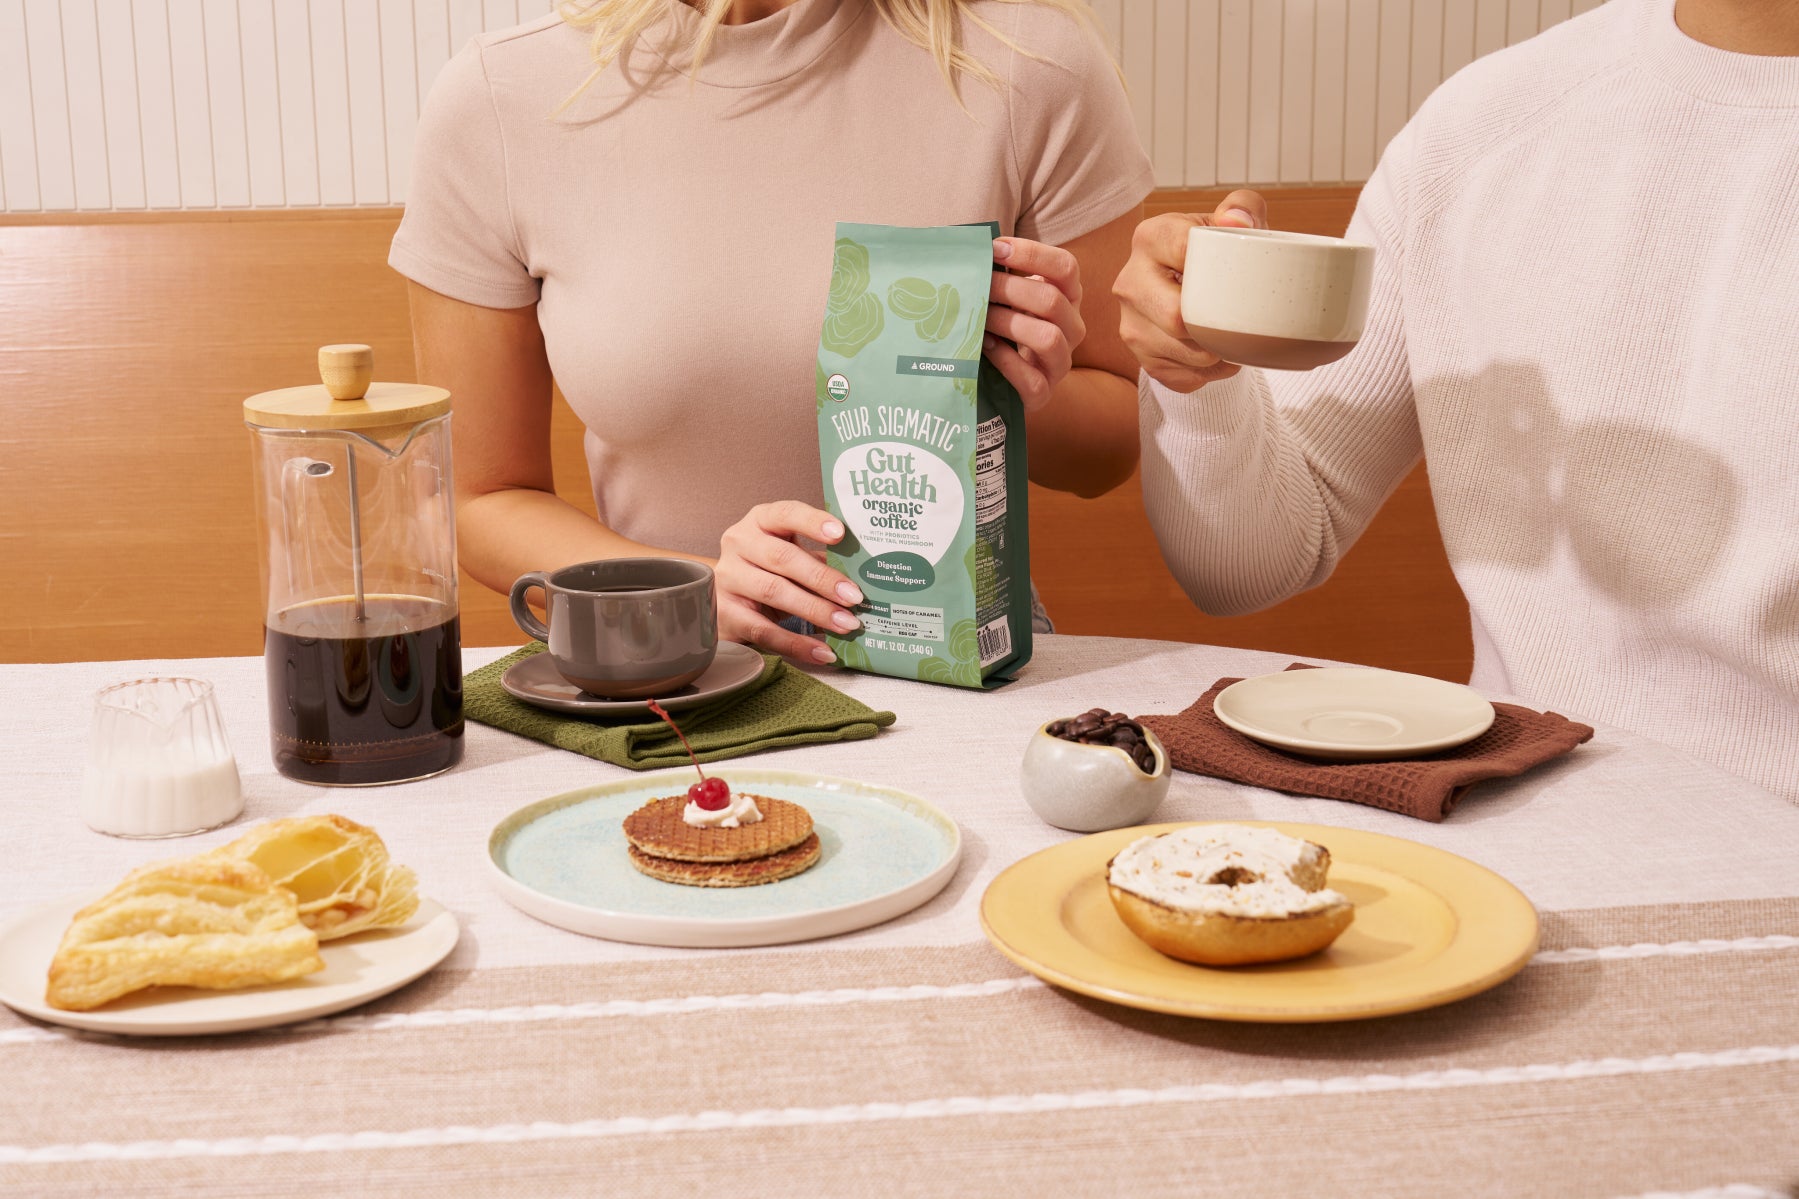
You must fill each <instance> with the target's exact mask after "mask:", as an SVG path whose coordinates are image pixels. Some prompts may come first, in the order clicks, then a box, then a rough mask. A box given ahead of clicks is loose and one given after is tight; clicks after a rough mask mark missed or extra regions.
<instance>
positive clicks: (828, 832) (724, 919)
mask: <svg viewBox="0 0 1799 1199" xmlns="http://www.w3.org/2000/svg"><path fill="white" fill-rule="evenodd" d="M708 773H712V774H716V775H718V776H719V777H720V778H722V779H724V780H725V781H726V782H727V783H729V784H730V785H731V789H732V790H733V791H738V790H741V791H748V792H750V793H751V794H753V795H768V796H772V797H774V798H775V799H785V800H789V801H791V802H793V803H797V804H800V805H801V806H803V807H804V808H806V810H807V811H809V812H811V813H812V825H813V829H814V830H815V831H816V832H817V833H818V839H819V841H820V843H821V845H822V852H821V854H820V856H819V861H818V864H817V865H816V866H813V867H812V868H811V869H809V870H807V871H805V872H804V873H803V874H797V875H795V876H794V877H792V878H788V879H782V880H781V881H780V882H774V883H763V884H761V885H760V886H754V887H686V886H682V885H680V884H679V883H665V882H660V881H658V880H656V879H653V878H650V877H649V876H647V875H644V874H639V873H638V872H637V871H636V870H635V869H633V868H632V866H631V863H630V861H629V859H628V858H627V857H626V854H625V846H626V841H625V834H624V828H623V822H624V819H625V817H626V816H628V815H630V814H631V813H632V812H634V811H636V810H637V809H638V808H640V807H642V806H643V805H644V804H645V803H646V802H648V801H649V800H652V799H655V798H658V797H660V796H665V795H679V794H681V793H682V792H684V791H686V789H687V785H688V784H689V783H691V782H692V781H693V779H694V774H693V771H692V770H691V769H684V770H663V771H657V772H656V773H654V774H646V775H640V776H638V777H636V778H631V779H624V780H621V781H619V782H613V783H602V784H600V785H599V786H596V787H587V788H583V789H582V790H580V791H571V792H569V793H568V794H567V795H558V796H555V797H554V798H551V799H543V800H539V801H537V802H536V803H533V804H528V805H526V806H525V807H523V808H520V809H519V810H518V811H516V812H514V813H512V815H510V816H508V817H506V818H505V819H504V820H502V821H500V823H499V824H497V825H496V826H494V830H493V833H492V835H491V836H490V837H489V838H488V855H487V860H488V876H489V878H490V879H491V880H492V882H493V885H494V886H495V888H496V889H498V891H499V892H500V894H501V895H503V896H505V897H506V899H507V901H508V902H510V903H511V904H512V905H513V906H515V907H517V908H518V909H519V910H521V911H523V912H525V913H526V914H528V915H531V916H535V917H536V918H537V919H539V920H542V921H543V922H544V923H546V924H553V925H555V926H557V927H558V928H565V929H568V930H569V931H570V932H577V933H582V934H584V935H586V936H590V937H604V938H606V939H607V940H611V941H634V942H637V943H639V944H644V945H677V946H686V947H710V948H718V947H725V946H743V945H779V944H784V943H787V942H791V941H809V940H812V939H813V938H816V937H829V936H834V935H836V934H838V933H846V932H849V931H851V930H852V929H858V928H867V927H868V926H869V925H871V924H879V923H881V922H882V921H883V920H891V919H893V918H894V917H895V916H899V915H902V914H904V913H906V912H909V911H911V910H912V909H913V908H916V907H918V906H919V905H920V904H922V903H924V902H925V901H926V900H928V899H930V898H931V897H932V896H933V895H935V894H937V892H939V891H941V890H942V889H943V886H944V884H945V883H947V882H949V880H950V877H951V876H952V875H953V874H955V872H956V863H957V861H958V860H959V859H960V858H961V856H962V834H961V831H960V830H959V829H957V828H956V822H955V821H953V820H951V819H950V818H949V817H948V816H946V815H944V814H943V812H941V811H939V810H938V809H937V808H936V807H935V806H933V805H931V804H929V803H926V802H925V801H924V800H922V799H919V798H918V797H917V796H915V795H908V794H907V793H906V792H904V791H896V790H894V789H892V788H889V787H876V786H872V785H870V784H868V783H859V782H855V781H853V780H850V779H841V778H832V777H830V776H829V775H822V774H812V773H810V772H807V771H797V770H767V769H760V770H759V769H756V768H753V767H747V768H732V767H723V768H719V769H716V770H710V771H709V772H708Z"/></svg>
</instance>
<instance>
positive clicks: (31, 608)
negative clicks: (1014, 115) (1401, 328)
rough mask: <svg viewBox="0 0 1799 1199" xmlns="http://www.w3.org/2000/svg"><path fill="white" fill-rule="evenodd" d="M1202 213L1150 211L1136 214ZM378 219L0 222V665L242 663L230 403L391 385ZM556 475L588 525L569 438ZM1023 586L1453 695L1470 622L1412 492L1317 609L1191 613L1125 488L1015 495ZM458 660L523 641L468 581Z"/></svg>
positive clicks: (1080, 627) (1299, 204)
mask: <svg viewBox="0 0 1799 1199" xmlns="http://www.w3.org/2000/svg"><path fill="white" fill-rule="evenodd" d="M1222 195H1223V192H1222V191H1213V192H1207V193H1158V195H1157V196H1156V197H1155V198H1154V201H1153V205H1152V207H1153V208H1154V209H1155V210H1158V211H1163V210H1178V211H1206V210H1209V209H1210V208H1211V207H1212V206H1213V205H1214V204H1215V203H1216V202H1217V200H1218V199H1219V198H1220V197H1221V196H1222ZM1354 198H1355V190H1354V189H1353V188H1335V189H1306V190H1301V191H1294V192H1287V193H1275V194H1273V195H1272V196H1271V197H1270V203H1271V210H1272V213H1273V218H1274V222H1275V224H1277V225H1279V226H1281V227H1285V228H1293V229H1300V230H1306V231H1314V232H1334V231H1340V230H1341V229H1342V228H1343V226H1344V224H1345V223H1346V222H1347V220H1348V216H1349V212H1350V209H1351V207H1352V206H1353V203H1354ZM396 219H397V218H396V214H395V213H394V212H393V211H392V210H385V211H382V210H352V211H348V212H337V213H330V214H325V213H312V214H302V213H276V214H263V215H259V216H246V217H240V218H227V217H222V216H217V215H215V216H209V217H195V216H180V217H170V216H162V217H153V216H139V217H133V218H109V219H104V220H96V221H88V222H84V223H67V222H66V221H65V222H56V221H53V220H51V219H49V218H44V217H38V218H29V219H25V220H23V221H21V220H20V219H19V218H14V221H15V222H16V223H13V224H11V225H4V226H0V261H4V262H5V263H6V264H7V269H6V270H5V271H4V272H0V313H4V314H5V317H6V319H5V320H3V321H0V394H4V395H6V396H7V397H8V409H9V411H8V416H9V421H8V426H7V431H6V434H5V437H4V440H0V456H3V458H0V464H3V465H0V661H60V660H68V659H77V658H96V659H105V658H138V657H161V656H170V657H183V656H204V655H215V654H248V653H255V652H257V651H258V649H259V647H260V617H261V610H260V602H259V599H258V594H257V589H258V584H257V568H256V547H255V540H254V524H253V522H254V515H253V511H252V492H251V485H250V459H249V447H248V436H249V435H248V433H247V432H246V431H245V430H244V428H243V424H242V420H241V415H240V407H239V406H240V404H241V402H242V400H243V398H244V397H245V396H246V395H248V394H250V393H252V392H256V391H261V390H264V389H267V388H272V387H279V386H286V385H290V384H294V383H303V382H307V381H310V380H311V379H313V378H314V377H315V376H314V366H313V350H314V347H316V346H318V345H321V344H324V343H326V342H334V341H351V340H356V341H367V342H369V343H370V344H371V345H373V346H374V348H375V352H376V358H377V364H378V370H377V373H378V374H379V375H380V376H381V377H383V378H392V379H410V378H411V377H412V355H411V341H410V336H409V333H408V329H407V313H406V303H405V287H404V282H403V281H402V280H401V279H400V278H399V277H398V276H397V275H395V274H394V273H393V272H391V271H389V270H388V269H387V267H386V265H385V259H386V252H387V245H388V242H389V240H390V239H391V237H392V235H393V230H394V226H395V223H396ZM555 445H556V453H557V460H556V475H557V482H558V484H559V487H560V490H561V491H562V493H563V494H564V496H565V497H566V498H568V499H570V500H571V501H572V502H574V503H576V504H578V505H580V506H581V507H583V508H585V509H586V510H587V511H589V512H591V511H592V501H591V498H590V496H589V494H588V491H587V481H586V468H585V463H584V461H583V459H582V454H581V438H580V428H579V426H578V424H577V423H576V421H575V420H574V417H573V416H572V414H571V413H569V411H568V409H567V408H566V406H563V405H561V404H558V408H557V414H556V432H555ZM1032 537H1033V544H1034V549H1035V560H1036V569H1035V573H1036V577H1037V580H1038V583H1039V585H1040V586H1041V588H1042V590H1043V593H1044V597H1045V600H1046V601H1047V602H1048V603H1049V605H1050V607H1051V609H1052V611H1053V613H1054V614H1055V616H1056V618H1057V620H1058V622H1059V624H1060V626H1061V627H1062V628H1063V629H1064V630H1065V631H1068V632H1073V633H1099V634H1112V635H1123V636H1153V637H1166V638H1173V639H1180V640H1203V641H1209V642H1214V643H1218V644H1232V645H1254V646H1260V647H1264V648H1271V649H1277V650H1281V651H1284V652H1291V653H1295V654H1307V655H1320V656H1326V657H1335V658H1342V659H1347V660H1351V661H1361V662H1368V663H1371V664H1375V665H1382V666H1389V667H1393V668H1397V669H1409V670H1419V671H1424V672H1427V673H1433V674H1439V675H1442V676H1444V677H1453V678H1465V677H1466V675H1467V670H1468V660H1469V649H1468V625H1467V615H1466V609H1465V606H1464V605H1463V604H1462V602H1461V598H1460V594H1459V592H1457V590H1456V587H1455V582H1454V580H1453V578H1452V577H1451V576H1450V575H1449V572H1448V568H1447V564H1446V562H1445V561H1444V560H1443V553H1442V548H1441V545H1440V543H1439V542H1438V540H1437V537H1436V532H1435V524H1434V518H1433V516H1432V514H1431V510H1430V501H1429V495H1428V493H1427V491H1426V490H1425V487H1424V483H1423V477H1422V475H1421V474H1420V475H1417V476H1415V477H1414V478H1412V479H1410V480H1408V481H1407V483H1406V484H1405V486H1404V487H1402V488H1401V489H1400V492H1399V494H1398V495H1396V496H1395V497H1394V500H1393V501H1392V502H1391V503H1390V504H1389V505H1388V510H1387V511H1386V512H1384V513H1383V514H1382V515H1381V517H1380V518H1379V519H1378V520H1377V521H1376V522H1375V523H1374V525H1373V527H1372V528H1371V529H1370V530H1369V532H1368V533H1367V534H1366V535H1365V536H1364V538H1363V540H1362V543H1361V544H1360V545H1358V546H1357V547H1356V549H1355V550H1354V551H1353V552H1352V553H1351V554H1350V555H1349V557H1348V559H1347V560H1346V561H1345V563H1344V564H1343V566H1342V567H1341V568H1340V570H1339V571H1338V575H1337V577H1336V578H1334V579H1333V580H1331V581H1330V582H1329V583H1327V584H1326V585H1325V586H1324V587H1322V588H1319V589H1318V590H1316V591H1314V592H1311V593H1309V594H1307V595H1304V596H1301V597H1298V598H1296V599H1294V600H1291V601H1289V602H1288V603H1286V604H1282V605H1280V606H1278V607H1276V608H1274V609H1272V610H1270V611H1268V612H1266V613H1261V614H1257V615H1254V616H1247V617H1239V618H1234V619H1230V620H1215V619H1211V618H1207V617H1205V616H1202V615H1200V614H1199V613H1198V612H1196V611H1195V610H1194V609H1193V607H1192V606H1191V605H1190V604H1189V603H1188V602H1187V600H1186V598H1185V596H1183V595H1182V594H1181V592H1180V590H1179V588H1178V586H1177V585H1176V584H1175V582H1174V580H1173V579H1172V578H1171V577H1170V576H1169V575H1168V572H1167V571H1166V569H1165V568H1164V567H1163V566H1162V563H1161V559H1160V556H1159V553H1158V551H1157V549H1156V546H1155V541H1154V537H1153V535H1152V534H1151V532H1150V530H1149V526H1148V523H1147V520H1146V519H1145V517H1144V515H1143V511H1142V503H1141V498H1140V495H1139V493H1138V490H1137V486H1136V483H1135V481H1134V480H1133V481H1132V482H1131V483H1130V484H1128V485H1126V486H1125V487H1123V488H1121V489H1119V490H1118V491H1115V492H1113V493H1112V494H1111V495H1108V496H1104V497H1101V498H1100V499H1098V500H1090V501H1089V500H1079V499H1075V498H1073V497H1071V496H1067V495H1060V494H1055V493H1049V492H1042V491H1035V492H1034V494H1033V496H1032ZM463 607H464V638H465V642H466V644H469V645H494V644H507V643H513V642H517V641H520V640H522V638H521V637H520V636H519V634H518V633H517V632H516V630H515V629H514V628H513V625H512V622H511V619H510V617H509V616H507V615H506V613H505V610H504V603H503V600H502V597H500V596H499V595H497V594H495V593H493V592H490V591H488V590H487V589H485V588H484V587H482V586H480V585H479V584H477V583H474V582H472V581H469V580H467V579H465V580H464V584H463Z"/></svg>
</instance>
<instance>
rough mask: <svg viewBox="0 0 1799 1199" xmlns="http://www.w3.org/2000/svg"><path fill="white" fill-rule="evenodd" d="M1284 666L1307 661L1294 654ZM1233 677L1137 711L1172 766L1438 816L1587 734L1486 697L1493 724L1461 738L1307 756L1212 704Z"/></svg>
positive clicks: (1305, 666) (1561, 720)
mask: <svg viewBox="0 0 1799 1199" xmlns="http://www.w3.org/2000/svg"><path fill="white" fill-rule="evenodd" d="M1287 669H1288V670H1310V669H1313V668H1312V667H1311V665H1310V664H1309V663H1305V662H1295V663H1294V664H1293V665H1291V666H1289V667H1287ZM1238 681H1239V680H1237V679H1219V680H1218V681H1217V682H1216V683H1214V684H1213V685H1212V689H1211V690H1210V691H1207V692H1206V693H1205V694H1204V695H1202V696H1200V697H1199V699H1198V700H1197V701H1195V702H1194V704H1193V706H1192V707H1190V708H1188V709H1187V710H1186V711H1185V712H1182V713H1181V714H1180V715H1179V716H1142V717H1139V718H1138V723H1139V724H1141V725H1142V726H1143V727H1144V728H1146V729H1151V730H1153V731H1154V732H1155V734H1156V736H1158V737H1160V738H1161V739H1162V744H1163V745H1164V746H1166V747H1167V749H1168V756H1169V759H1170V760H1171V761H1172V762H1173V763H1174V765H1175V768H1176V769H1178V770H1186V771H1191V772H1192V773H1194V774H1209V775H1212V776H1214V777H1215V778H1221V779H1229V780H1230V781H1232V782H1234V783H1248V784H1249V785H1250V786H1252V787H1267V788H1269V789H1270V790H1274V791H1286V792H1289V793H1291V794H1294V795H1316V796H1320V797H1322V798H1324V799H1346V800H1348V801H1350V802H1351V803H1360V804H1367V805H1369V806H1370V807H1375V808H1386V809H1387V810H1388V811H1390V812H1399V813H1401V814H1403V815H1406V816H1416V817H1417V818H1418V819H1420V820H1430V821H1440V820H1442V819H1443V818H1444V817H1445V816H1447V815H1449V813H1450V812H1451V811H1453V810H1454V809H1455V805H1456V804H1457V803H1458V802H1460V800H1461V798H1462V796H1463V795H1465V794H1467V792H1468V789H1469V788H1470V787H1472V786H1474V785H1475V784H1476V783H1478V782H1481V781H1482V780H1484V779H1497V778H1510V777H1512V776H1513V775H1515V774H1523V773H1524V772H1525V771H1526V770H1529V769H1530V768H1531V767H1533V766H1540V765H1542V764H1543V763H1544V762H1547V761H1549V760H1550V759H1551V758H1556V757H1560V756H1561V755H1562V754H1565V753H1567V752H1568V751H1569V750H1571V749H1573V748H1574V747H1575V746H1576V745H1579V744H1580V743H1581V742H1583V741H1586V740H1588V739H1589V738H1591V737H1592V736H1593V730H1592V728H1590V727H1589V726H1587V725H1584V724H1576V723H1575V722H1574V721H1572V720H1569V719H1567V718H1566V717H1563V716H1557V715H1556V714H1555V713H1554V712H1533V711H1532V710H1531V709H1529V708H1521V707H1519V706H1518V705H1516V704H1499V703H1496V704H1494V705H1493V711H1494V717H1493V727H1492V728H1490V729H1488V730H1487V731H1486V732H1484V733H1482V734H1481V735H1480V736H1479V737H1476V738H1475V739H1474V740H1472V741H1470V742H1468V743H1467V744H1466V745H1458V746H1456V747H1455V748H1454V749H1446V750H1444V751H1442V752H1441V753H1435V754H1431V755H1429V756H1428V757H1423V758H1406V759H1403V760H1397V761H1390V762H1314V761H1311V760H1310V759H1307V758H1301V757H1296V756H1295V755H1293V754H1289V753H1283V752H1282V751H1280V750H1278V749H1272V748H1270V747H1268V746H1266V745H1263V744H1261V743H1260V742H1258V741H1251V740H1250V739H1249V738H1248V737H1245V736H1244V735H1243V734H1241V733H1239V732H1237V731H1236V730H1235V729H1230V728H1226V727H1225V725H1224V723H1223V722H1222V721H1220V720H1219V719H1218V716H1217V714H1216V713H1214V712H1213V711H1212V700H1213V699H1214V698H1216V697H1217V695H1218V693H1219V692H1220V691H1223V690H1224V689H1225V688H1226V687H1228V686H1230V685H1231V684H1232V683H1235V682H1238Z"/></svg>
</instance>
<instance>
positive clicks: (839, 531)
mask: <svg viewBox="0 0 1799 1199" xmlns="http://www.w3.org/2000/svg"><path fill="white" fill-rule="evenodd" d="M824 534H825V540H826V541H836V540H837V539H838V538H839V537H842V536H843V526H842V525H840V524H838V523H837V522H836V521H834V520H827V521H826V522H825V523H824Z"/></svg>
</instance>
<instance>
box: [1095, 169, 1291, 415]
mask: <svg viewBox="0 0 1799 1199" xmlns="http://www.w3.org/2000/svg"><path fill="white" fill-rule="evenodd" d="M1205 225H1210V226H1215V227H1218V228H1236V229H1266V228H1267V227H1268V203H1267V201H1265V200H1264V199H1263V198H1262V196H1261V193H1259V192H1253V191H1234V192H1232V193H1231V194H1230V195H1228V196H1226V197H1225V198H1224V200H1223V201H1222V202H1221V203H1220V204H1219V205H1218V207H1217V208H1216V209H1214V210H1213V211H1212V213H1211V214H1210V215H1207V216H1202V215H1194V214H1188V213H1167V214H1164V215H1162V216H1156V217H1151V218H1149V219H1148V220H1146V221H1144V222H1143V223H1142V224H1140V225H1138V226H1137V231H1136V232H1135V233H1133V234H1132V235H1131V257H1130V261H1129V262H1127V263H1125V266H1124V269H1123V270H1122V271H1120V272H1119V273H1118V280H1117V282H1115V283H1114V284H1113V285H1112V294H1113V295H1115V296H1117V297H1118V302H1119V319H1118V332H1119V335H1120V336H1121V337H1122V338H1123V339H1124V344H1125V345H1127V346H1129V347H1130V348H1131V352H1132V353H1133V354H1135V355H1136V356H1137V361H1138V362H1139V363H1141V364H1142V366H1143V369H1144V371H1145V372H1147V373H1148V375H1149V377H1150V378H1152V379H1154V380H1155V381H1156V382H1158V383H1160V384H1162V385H1163V386H1164V387H1167V388H1169V389H1171V390H1173V391H1179V392H1189V391H1197V390H1199V389H1200V388H1201V387H1204V386H1205V385H1206V384H1207V383H1211V382H1213V381H1214V380H1217V379H1228V378H1229V377H1230V376H1232V375H1234V374H1236V373H1237V369H1238V368H1237V366H1236V365H1235V364H1233V363H1229V362H1226V361H1224V360H1223V359H1222V358H1220V357H1219V356H1218V355H1217V354H1214V353H1212V352H1211V351H1210V350H1207V349H1205V348H1203V347H1201V346H1200V345H1199V343H1197V342H1195V341H1194V340H1193V339H1192V337H1190V336H1189V335H1188V333H1187V324H1186V322H1185V321H1184V320H1183V319H1182V318H1181V280H1182V274H1183V272H1184V271H1185V270H1186V263H1187V237H1188V232H1189V230H1192V229H1194V228H1196V227H1199V226H1205Z"/></svg>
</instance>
